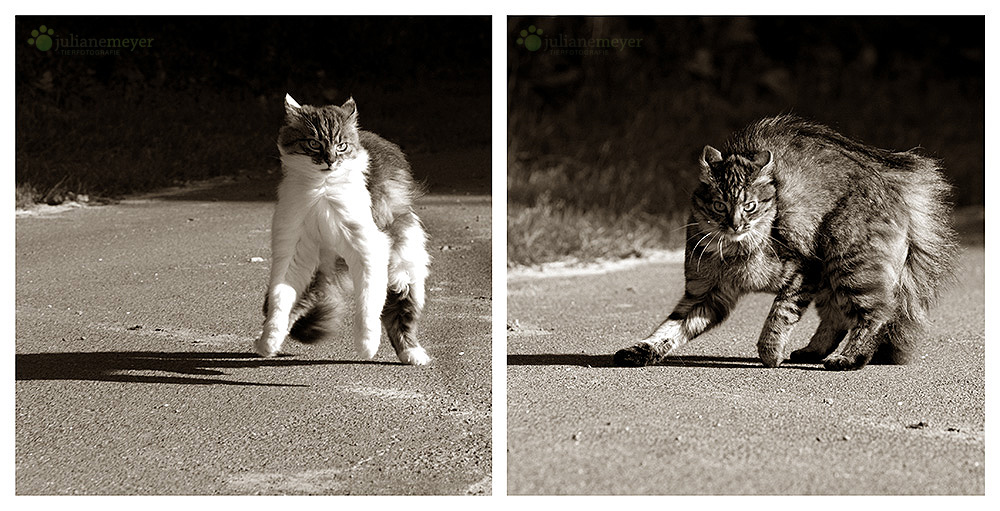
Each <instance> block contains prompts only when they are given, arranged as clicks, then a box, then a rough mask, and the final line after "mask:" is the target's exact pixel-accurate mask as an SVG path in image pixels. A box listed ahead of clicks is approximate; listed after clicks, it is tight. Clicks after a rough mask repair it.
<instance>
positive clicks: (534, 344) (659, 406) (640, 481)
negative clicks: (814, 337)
mask: <svg viewBox="0 0 1000 511" xmlns="http://www.w3.org/2000/svg"><path fill="white" fill-rule="evenodd" d="M980 225H981V224H980ZM981 232H982V230H981V227H980V233H981ZM980 239H981V238H980ZM980 243H981V241H980ZM961 265H962V270H961V272H960V282H959V285H958V286H956V287H955V288H954V289H951V290H949V291H948V292H946V293H945V296H944V299H943V300H942V304H941V306H940V307H939V308H937V309H936V310H935V312H934V313H933V326H932V327H931V329H930V332H929V341H928V342H927V343H925V344H924V347H923V349H922V351H921V356H920V357H919V358H920V360H918V361H917V362H916V363H914V364H911V365H908V366H872V365H869V366H868V367H866V368H864V369H862V370H860V371H851V372H828V371H824V370H822V367H821V366H819V365H807V364H785V365H783V366H782V367H780V368H777V369H767V368H764V367H763V366H762V365H761V363H760V362H759V360H758V359H757V352H756V346H755V345H756V339H757V335H758V333H759V331H760V328H761V326H762V325H763V322H764V318H765V316H766V314H767V312H768V309H769V308H770V304H771V301H772V299H773V297H772V296H768V295H754V296H750V297H747V298H745V299H744V300H743V301H742V302H740V304H739V305H738V307H737V309H736V310H735V311H734V313H733V315H732V317H731V318H730V319H729V320H728V321H726V322H725V323H723V324H722V325H721V326H719V327H717V328H716V329H715V330H712V331H710V332H709V333H706V334H704V335H703V336H701V337H699V338H698V339H696V340H695V341H693V342H692V343H690V344H688V345H686V346H685V347H682V348H680V349H679V350H677V351H675V352H674V356H672V357H671V358H670V359H668V360H667V361H666V362H664V363H663V364H661V365H658V366H653V367H645V368H619V367H612V366H611V355H612V354H613V353H614V352H615V351H616V350H618V349H620V348H622V347H624V346H627V345H629V344H631V343H632V342H634V341H636V340H638V339H640V338H642V337H643V336H645V335H647V334H648V333H649V332H651V331H652V329H653V328H655V327H656V325H657V324H658V323H659V322H660V321H661V320H663V319H664V318H665V317H666V315H667V314H669V311H670V310H671V309H672V308H673V306H674V304H675V303H676V301H677V300H678V299H679V298H680V296H681V294H682V293H683V269H682V265H681V263H680V262H669V261H668V262H660V263H654V264H639V265H635V266H632V267H624V268H621V269H618V270H615V271H611V272H604V273H594V274H580V275H567V274H562V275H560V274H555V275H545V273H544V272H543V273H537V272H534V273H530V274H523V273H522V274H518V273H517V272H512V273H511V274H510V275H509V278H508V301H507V314H508V323H509V326H508V328H509V332H508V339H507V343H508V355H507V362H508V369H507V379H508V382H507V395H508V419H507V428H508V433H507V474H508V480H507V485H508V493H510V494H513V495H519V494H671V495H676V494H983V493H984V492H985V480H984V473H985V450H984V406H985V389H984V372H985V370H984V365H985V364H984V351H985V349H984V338H985V333H984V331H985V329H984V323H985V321H984V318H985V312H984V289H983V288H984V266H985V265H984V252H983V247H982V246H981V244H980V245H978V246H972V247H968V248H966V249H964V250H963V252H962V255H961ZM817 325H818V318H817V316H816V313H815V310H813V309H810V310H809V311H808V312H807V314H806V316H805V317H804V318H803V320H802V321H801V322H800V323H799V324H798V325H797V326H796V328H795V331H794V337H793V339H795V341H794V342H795V344H796V345H795V346H793V348H798V347H800V346H802V345H805V344H806V342H807V340H808V338H809V336H810V335H811V334H812V332H813V331H814V330H815V328H816V326H817Z"/></svg>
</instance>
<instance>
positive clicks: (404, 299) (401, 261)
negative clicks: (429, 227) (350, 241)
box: [382, 212, 431, 365]
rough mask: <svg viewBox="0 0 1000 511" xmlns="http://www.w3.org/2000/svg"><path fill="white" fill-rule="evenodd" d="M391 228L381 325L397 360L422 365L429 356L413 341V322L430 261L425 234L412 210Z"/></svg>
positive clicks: (421, 306)
mask: <svg viewBox="0 0 1000 511" xmlns="http://www.w3.org/2000/svg"><path fill="white" fill-rule="evenodd" d="M391 229H392V237H393V239H394V240H395V243H394V245H393V247H392V253H391V254H390V258H389V286H388V291H387V296H386V302H385V307H383V309H382V326H383V327H385V331H386V334H387V335H388V336H389V341H390V342H391V343H392V347H393V349H395V350H396V356H397V357H399V360H400V362H402V363H404V364H411V365H425V364H427V363H429V362H430V360H431V358H430V356H429V355H428V354H427V351H426V350H424V348H423V347H422V346H420V343H419V342H418V341H417V322H418V320H419V319H420V316H421V314H422V312H423V309H424V301H425V293H426V290H425V282H426V280H427V267H428V265H429V264H430V256H429V255H428V254H427V249H426V235H425V234H424V230H423V228H422V227H421V225H420V221H419V220H418V219H417V216H416V215H415V214H413V213H412V212H410V213H408V214H407V215H401V216H399V217H397V218H396V221H395V222H394V224H393V225H392V227H391Z"/></svg>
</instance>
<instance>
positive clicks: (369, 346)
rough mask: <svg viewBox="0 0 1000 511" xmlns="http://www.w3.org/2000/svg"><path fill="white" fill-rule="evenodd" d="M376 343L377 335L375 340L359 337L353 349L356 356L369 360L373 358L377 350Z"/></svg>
mask: <svg viewBox="0 0 1000 511" xmlns="http://www.w3.org/2000/svg"><path fill="white" fill-rule="evenodd" d="M378 345H379V338H378V337H376V338H375V340H371V339H359V340H357V341H355V343H354V350H355V351H357V352H358V356H359V357H361V358H362V359H364V360H371V359H373V358H375V353H377V352H378Z"/></svg>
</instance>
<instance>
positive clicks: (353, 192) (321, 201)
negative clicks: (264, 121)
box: [254, 96, 430, 365]
mask: <svg viewBox="0 0 1000 511" xmlns="http://www.w3.org/2000/svg"><path fill="white" fill-rule="evenodd" d="M278 151H279V152H280V154H281V169H282V174H283V177H282V181H281V184H280V185H279V187H278V204H277V206H276V207H275V211H274V218H273V220H272V226H271V258H272V263H271V278H270V284H269V286H268V292H267V297H266V298H265V302H264V314H265V320H264V329H263V332H262V333H261V336H260V338H259V339H258V340H257V342H256V343H255V344H254V348H255V350H256V352H257V353H258V354H260V355H262V356H265V357H270V356H274V355H275V354H277V353H278V352H279V351H280V350H281V345H282V343H283V342H284V340H285V337H286V336H287V335H290V336H291V337H292V338H294V339H296V340H299V341H302V342H314V341H318V340H322V339H324V338H328V337H330V336H331V335H332V334H333V333H334V332H335V331H336V329H337V327H338V325H339V323H340V319H341V318H342V316H343V312H344V311H345V310H346V309H348V308H349V307H348V306H349V303H348V299H349V297H350V296H351V295H352V294H353V298H354V301H355V304H354V305H355V307H354V308H355V314H354V342H355V348H356V350H357V352H358V354H359V355H360V356H361V357H362V358H364V359H366V360H367V359H371V358H372V357H373V356H374V355H375V352H376V351H377V350H378V346H379V341H380V337H381V331H382V326H384V327H385V330H386V333H387V334H388V337H389V340H390V341H391V343H392V346H393V348H395V350H396V355H397V356H398V357H399V360H400V361H402V362H403V363H406V364H414V365H423V364H427V363H428V362H429V361H430V357H429V356H428V355H427V352H426V351H425V350H424V348H422V347H421V346H420V344H419V343H418V342H417V338H416V326H417V320H418V318H419V317H420V314H421V311H422V310H423V307H424V298H425V297H424V293H425V288H424V282H425V280H426V278H427V266H428V263H429V260H430V259H429V256H428V254H427V250H426V246H425V245H426V235H425V233H424V230H423V226H422V225H421V223H420V219H419V218H417V215H416V214H415V213H414V211H413V207H412V203H413V200H414V198H415V197H416V195H417V193H418V190H417V186H416V185H415V183H414V182H413V178H412V176H411V174H410V166H409V163H407V161H406V158H405V157H404V155H403V153H402V151H401V150H400V149H399V147H398V146H396V145H395V144H393V143H391V142H388V141H386V140H384V139H382V138H380V137H379V136H378V135H375V134H373V133H369V132H367V131H363V130H360V129H358V126H357V107H356V105H355V103H354V99H353V98H351V99H348V100H347V102H346V103H344V104H343V105H342V106H335V105H331V106H324V107H314V106H309V105H304V106H301V105H299V104H298V103H297V102H296V101H295V100H294V99H292V97H291V96H286V97H285V125H284V126H283V127H282V128H281V130H280V131H279V133H278ZM380 319H381V322H380Z"/></svg>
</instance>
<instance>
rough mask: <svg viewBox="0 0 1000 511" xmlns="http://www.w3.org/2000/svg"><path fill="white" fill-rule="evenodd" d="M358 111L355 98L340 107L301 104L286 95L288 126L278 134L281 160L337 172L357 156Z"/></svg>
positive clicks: (283, 127) (322, 170) (359, 145)
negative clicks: (345, 162) (301, 162)
mask: <svg viewBox="0 0 1000 511" xmlns="http://www.w3.org/2000/svg"><path fill="white" fill-rule="evenodd" d="M360 147H361V144H360V143H359V141H358V109H357V106H356V105H355V104H354V98H350V99H348V100H347V102H346V103H344V104H343V105H341V106H336V105H329V106H322V107H315V106H310V105H299V104H298V102H296V101H295V100H294V99H292V96H291V95H288V94H286V95H285V124H284V126H282V127H281V130H279V131H278V151H279V152H280V153H281V156H282V158H283V159H284V158H290V159H296V160H299V161H308V162H311V167H312V168H314V169H315V170H316V171H319V172H325V171H330V170H336V169H337V168H338V167H339V166H340V164H341V163H342V162H343V161H345V160H348V159H351V158H353V157H354V156H356V155H357V153H358V151H359V150H360Z"/></svg>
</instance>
